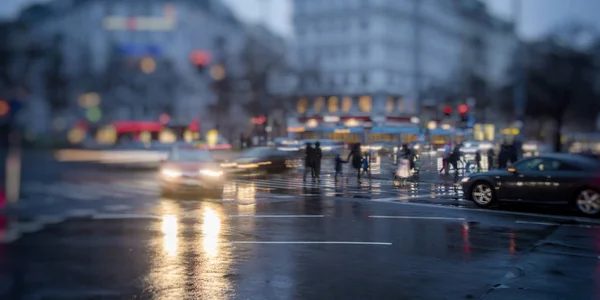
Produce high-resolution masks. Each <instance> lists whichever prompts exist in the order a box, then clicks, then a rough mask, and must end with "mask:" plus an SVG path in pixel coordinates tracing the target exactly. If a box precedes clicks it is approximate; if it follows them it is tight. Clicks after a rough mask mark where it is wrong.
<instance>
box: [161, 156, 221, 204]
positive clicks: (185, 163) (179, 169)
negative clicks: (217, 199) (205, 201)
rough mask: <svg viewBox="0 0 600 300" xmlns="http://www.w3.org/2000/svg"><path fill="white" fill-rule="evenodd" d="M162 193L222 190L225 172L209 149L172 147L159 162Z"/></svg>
mask: <svg viewBox="0 0 600 300" xmlns="http://www.w3.org/2000/svg"><path fill="white" fill-rule="evenodd" d="M159 176H160V188H161V192H162V193H163V194H168V193H179V192H212V193H217V194H221V193H222V192H223V185H224V181H225V180H224V176H225V173H224V172H223V170H222V168H221V166H220V164H219V163H218V162H216V161H215V160H214V158H213V157H212V156H211V155H210V152H209V151H208V150H204V149H198V148H194V147H186V148H183V147H175V148H173V149H172V150H171V151H170V152H169V155H168V157H167V159H165V160H164V161H162V162H161V165H160V174H159Z"/></svg>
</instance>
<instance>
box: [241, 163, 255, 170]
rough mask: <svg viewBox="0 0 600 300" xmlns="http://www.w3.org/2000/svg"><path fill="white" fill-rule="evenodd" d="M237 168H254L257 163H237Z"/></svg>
mask: <svg viewBox="0 0 600 300" xmlns="http://www.w3.org/2000/svg"><path fill="white" fill-rule="evenodd" d="M238 168H240V169H255V168H258V164H243V165H238Z"/></svg>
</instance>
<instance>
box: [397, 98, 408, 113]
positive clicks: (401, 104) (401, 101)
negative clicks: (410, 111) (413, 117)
mask: <svg viewBox="0 0 600 300" xmlns="http://www.w3.org/2000/svg"><path fill="white" fill-rule="evenodd" d="M397 101H398V105H397V107H398V111H399V112H401V113H403V112H406V107H405V106H404V99H402V98H398V100H397Z"/></svg>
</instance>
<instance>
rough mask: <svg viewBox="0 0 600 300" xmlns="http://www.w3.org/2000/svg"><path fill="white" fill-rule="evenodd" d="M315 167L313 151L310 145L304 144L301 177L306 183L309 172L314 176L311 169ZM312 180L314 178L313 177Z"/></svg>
mask: <svg viewBox="0 0 600 300" xmlns="http://www.w3.org/2000/svg"><path fill="white" fill-rule="evenodd" d="M314 165H315V149H313V147H312V144H311V143H306V149H305V150H304V176H303V177H302V178H303V180H304V181H306V175H307V174H308V173H309V172H310V173H311V175H313V174H314V171H313V168H314ZM313 178H314V177H313Z"/></svg>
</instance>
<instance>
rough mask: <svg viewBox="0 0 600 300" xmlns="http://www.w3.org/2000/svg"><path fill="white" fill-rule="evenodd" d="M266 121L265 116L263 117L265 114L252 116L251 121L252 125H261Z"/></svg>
mask: <svg viewBox="0 0 600 300" xmlns="http://www.w3.org/2000/svg"><path fill="white" fill-rule="evenodd" d="M266 121H267V118H265V116H260V117H258V118H252V120H251V122H252V124H254V125H261V124H264V123H265V122H266Z"/></svg>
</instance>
